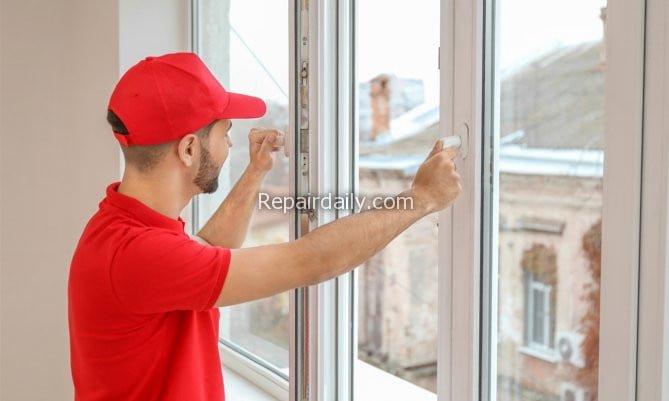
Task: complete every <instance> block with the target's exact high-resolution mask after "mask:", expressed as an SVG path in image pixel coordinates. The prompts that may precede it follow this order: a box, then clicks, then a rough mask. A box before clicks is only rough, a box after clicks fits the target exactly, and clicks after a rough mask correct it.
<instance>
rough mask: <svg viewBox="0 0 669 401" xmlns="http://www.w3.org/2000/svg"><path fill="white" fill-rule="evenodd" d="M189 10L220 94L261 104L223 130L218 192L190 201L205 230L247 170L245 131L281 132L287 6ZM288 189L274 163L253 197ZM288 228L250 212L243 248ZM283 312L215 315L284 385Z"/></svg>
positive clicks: (229, 338) (226, 338) (275, 300)
mask: <svg viewBox="0 0 669 401" xmlns="http://www.w3.org/2000/svg"><path fill="white" fill-rule="evenodd" d="M194 5H195V7H196V8H195V11H196V18H197V19H196V29H197V36H198V40H197V43H196V45H197V46H196V47H197V50H198V53H199V54H200V56H201V57H202V58H203V60H204V61H205V62H206V63H207V65H208V66H209V67H210V68H211V69H212V71H213V72H214V74H215V75H216V76H217V78H218V79H219V81H220V82H221V83H222V84H223V86H225V87H226V88H227V89H229V90H231V91H233V92H234V91H239V92H244V93H249V94H253V95H255V96H258V97H261V98H263V99H264V100H265V102H266V103H267V113H266V114H265V116H264V117H262V118H260V119H258V120H236V121H235V123H234V126H233V128H232V130H231V138H232V142H233V145H234V146H233V147H232V148H231V150H230V155H229V157H228V161H226V163H225V164H224V167H223V169H222V170H221V174H220V177H219V184H220V185H219V190H218V191H217V192H216V193H215V194H212V195H200V196H199V197H198V198H199V199H198V201H197V215H198V218H197V221H199V222H206V221H207V219H208V218H209V217H210V216H211V214H212V213H213V212H214V211H215V210H216V209H217V208H218V206H219V205H220V203H221V202H222V201H223V199H224V198H225V196H226V195H227V192H228V191H229V189H230V188H231V186H232V185H233V184H234V183H235V182H236V180H237V179H238V178H239V176H240V175H241V174H242V173H243V171H244V169H245V168H246V166H247V163H248V139H247V134H248V132H249V130H250V129H251V128H252V127H258V126H267V127H278V128H280V129H283V130H286V127H287V124H288V2H287V0H286V1H276V0H264V1H263V0H253V1H249V0H244V1H242V0H239V1H236V0H229V1H218V0H200V1H198V2H196V3H194ZM258 26H263V27H265V28H263V29H258ZM266 27H272V28H271V31H272V35H267V29H266ZM288 183H289V178H288V160H287V159H286V158H284V157H282V155H278V157H277V158H276V162H275V166H274V168H273V170H272V171H271V172H270V174H268V176H267V177H266V178H265V181H264V184H263V187H262V188H261V191H264V192H267V193H271V194H276V195H281V194H287V193H288ZM288 220H289V219H288V216H287V215H284V214H283V213H282V212H281V211H270V210H267V209H262V210H256V211H255V213H254V217H253V221H252V225H251V228H250V232H249V235H248V237H247V241H246V243H245V244H244V246H254V245H259V244H268V243H277V242H286V241H288V239H289V221H288ZM196 229H197V227H196ZM288 312H289V297H288V294H282V295H277V296H274V297H271V298H268V299H263V300H259V301H255V302H251V303H246V304H241V305H235V306H231V307H225V308H221V324H220V337H221V339H222V341H223V342H224V343H225V344H227V345H228V346H229V347H232V348H233V349H235V350H236V351H238V352H241V353H242V354H244V355H246V356H248V357H249V358H251V359H253V360H254V361H256V362H259V363H261V364H263V365H265V366H266V367H269V368H271V369H273V370H274V371H276V372H277V373H279V374H280V375H281V376H283V377H284V378H286V379H287V377H288V334H289V331H288V330H289V327H288V317H289V313H288Z"/></svg>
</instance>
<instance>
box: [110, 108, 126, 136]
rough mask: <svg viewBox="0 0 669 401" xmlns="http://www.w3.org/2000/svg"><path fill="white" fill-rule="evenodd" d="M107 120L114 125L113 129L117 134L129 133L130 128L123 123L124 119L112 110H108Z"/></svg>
mask: <svg viewBox="0 0 669 401" xmlns="http://www.w3.org/2000/svg"><path fill="white" fill-rule="evenodd" d="M107 122H108V123H109V125H111V127H112V131H114V132H116V133H117V134H122V135H128V129H127V128H126V127H125V124H123V121H121V119H120V118H119V117H118V116H117V115H116V113H114V112H113V111H111V110H107Z"/></svg>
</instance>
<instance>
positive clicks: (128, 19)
mask: <svg viewBox="0 0 669 401" xmlns="http://www.w3.org/2000/svg"><path fill="white" fill-rule="evenodd" d="M188 3H189V2H187V1H185V0H171V1H158V0H150V1H149V0H142V1H137V0H133V1H131V0H121V1H120V2H118V1H112V0H104V1H103V0H100V1H97V0H96V1H87V0H68V1H50V0H42V1H38V0H2V3H1V4H2V6H1V9H0V10H1V11H0V15H1V17H0V18H1V19H0V32H1V33H0V36H1V46H0V47H1V52H0V58H1V60H2V63H1V69H0V77H1V85H2V87H1V89H0V100H1V104H0V110H1V114H0V134H1V142H0V152H1V155H0V160H1V164H0V174H1V185H0V206H1V207H0V216H1V218H2V220H1V221H2V224H1V235H0V266H1V272H2V274H1V275H0V277H1V279H0V283H1V284H0V294H1V297H0V299H1V303H0V305H1V311H2V319H1V320H0V322H1V325H2V326H1V328H2V331H1V333H2V339H1V341H0V352H1V356H2V366H1V369H2V371H1V376H2V382H1V384H0V388H1V390H0V399H2V400H6V401H10V400H21V401H30V400H68V399H69V400H71V399H73V390H72V381H71V375H70V366H69V337H68V330H67V298H66V296H67V275H68V269H69V262H70V258H71V255H72V252H73V250H74V248H75V246H76V243H77V241H78V239H79V235H80V233H81V231H82V229H83V227H84V225H85V224H86V222H87V220H88V219H89V218H90V216H91V215H92V214H93V213H94V212H95V210H97V205H98V202H99V201H100V199H101V198H102V197H103V196H104V189H105V186H106V185H107V184H108V183H109V182H111V181H112V180H116V179H118V177H119V171H120V168H121V166H120V160H119V153H120V152H118V146H117V144H116V143H115V141H114V139H113V137H112V135H111V133H110V132H109V129H108V127H107V126H106V123H105V120H104V118H105V108H106V104H107V100H108V97H109V94H110V93H111V90H112V89H113V86H114V84H115V83H116V81H117V79H118V76H119V72H120V71H124V70H125V69H126V68H127V67H129V66H130V65H132V64H134V62H136V61H137V60H138V59H140V58H142V57H144V56H146V55H149V54H159V53H163V52H167V51H176V50H186V49H187V48H188V39H187V37H188V24H187V21H188V14H187V11H188Z"/></svg>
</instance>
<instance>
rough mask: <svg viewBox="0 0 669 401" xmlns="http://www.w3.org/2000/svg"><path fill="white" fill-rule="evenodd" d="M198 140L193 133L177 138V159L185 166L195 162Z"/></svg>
mask: <svg viewBox="0 0 669 401" xmlns="http://www.w3.org/2000/svg"><path fill="white" fill-rule="evenodd" d="M198 140H199V139H198V138H197V136H196V135H194V134H188V135H186V136H184V137H183V138H181V139H179V143H178V144H177V155H178V156H179V160H181V162H182V163H183V164H184V165H186V166H187V167H191V166H192V165H193V164H195V153H196V151H197V150H196V149H199V146H198V143H197V141H198Z"/></svg>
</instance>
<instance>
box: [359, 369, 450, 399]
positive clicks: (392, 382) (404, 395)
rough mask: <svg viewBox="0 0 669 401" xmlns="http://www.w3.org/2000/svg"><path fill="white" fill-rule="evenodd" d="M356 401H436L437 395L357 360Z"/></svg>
mask: <svg viewBox="0 0 669 401" xmlns="http://www.w3.org/2000/svg"><path fill="white" fill-rule="evenodd" d="M355 381H356V386H355V399H356V400H358V401H372V400H385V401H406V400H411V401H437V395H436V394H434V393H432V392H430V391H427V390H425V389H424V388H422V387H419V386H416V385H415V384H413V383H410V382H408V381H406V380H402V379H400V378H398V377H396V376H393V375H391V374H390V373H388V372H386V371H384V370H381V369H379V368H377V367H376V366H372V365H370V364H368V363H365V362H362V361H360V360H358V361H357V362H356V373H355Z"/></svg>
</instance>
